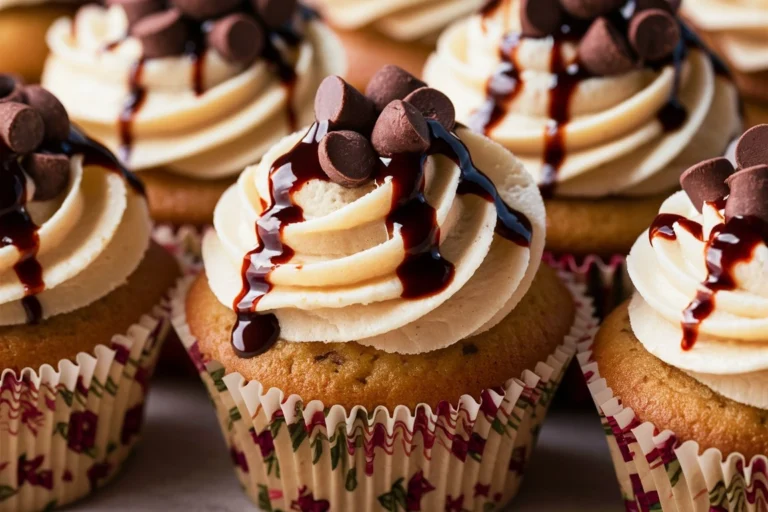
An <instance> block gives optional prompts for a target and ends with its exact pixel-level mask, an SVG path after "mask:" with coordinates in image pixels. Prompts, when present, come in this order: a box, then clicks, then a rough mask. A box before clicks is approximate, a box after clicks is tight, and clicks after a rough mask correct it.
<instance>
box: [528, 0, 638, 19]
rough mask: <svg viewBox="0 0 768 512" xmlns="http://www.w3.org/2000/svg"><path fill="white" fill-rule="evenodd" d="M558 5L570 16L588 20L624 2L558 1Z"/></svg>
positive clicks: (624, 0)
mask: <svg viewBox="0 0 768 512" xmlns="http://www.w3.org/2000/svg"><path fill="white" fill-rule="evenodd" d="M534 1H535V0H534ZM560 3H561V4H562V6H563V9H565V10H566V12H567V13H568V14H570V15H571V16H574V17H576V18H581V19H584V20H590V19H592V18H598V17H600V16H605V15H606V14H609V13H610V12H612V11H615V10H617V9H619V8H620V7H621V6H623V5H624V4H625V3H626V0H560Z"/></svg>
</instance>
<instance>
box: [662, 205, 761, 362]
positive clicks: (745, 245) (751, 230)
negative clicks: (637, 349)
mask: <svg viewBox="0 0 768 512" xmlns="http://www.w3.org/2000/svg"><path fill="white" fill-rule="evenodd" d="M675 223H677V224H678V225H680V226H682V227H683V228H685V229H686V230H687V231H688V232H690V233H691V234H692V235H694V236H695V237H696V238H698V239H699V240H702V241H703V239H704V237H703V231H702V226H701V224H699V223H697V222H694V221H691V220H689V219H686V218H685V217H682V216H680V215H675V214H661V215H659V216H658V217H656V220H655V221H654V222H653V224H652V225H651V231H650V233H649V234H650V237H651V243H653V240H654V238H656V237H660V238H665V239H667V240H675V239H676V238H677V237H676V236H675V232H674V229H673V226H674V224H675ZM760 244H768V224H767V223H766V222H765V221H763V220H762V219H759V218H757V217H734V218H732V219H730V220H729V221H728V222H726V223H724V224H720V225H718V226H716V227H715V228H714V229H713V230H712V233H710V236H709V240H708V241H707V244H706V255H705V256H706V258H705V260H706V265H707V279H706V280H705V281H704V282H703V283H702V286H703V287H704V289H701V290H698V291H697V292H696V297H695V298H694V299H693V300H692V301H691V302H690V304H688V306H687V307H686V308H685V310H684V311H683V314H682V321H681V327H682V329H683V340H682V343H681V346H682V348H683V350H691V349H692V348H693V347H694V345H695V344H696V340H697V339H698V337H699V327H700V326H701V323H702V322H703V321H704V320H706V319H707V318H709V317H710V316H711V315H712V313H713V312H714V311H715V295H716V294H717V292H719V291H723V290H735V289H737V287H738V285H737V283H736V279H735V278H734V269H735V268H736V265H738V264H739V263H745V262H748V261H749V260H750V259H751V258H752V255H753V253H754V251H755V249H756V248H757V247H758V246H759V245H760Z"/></svg>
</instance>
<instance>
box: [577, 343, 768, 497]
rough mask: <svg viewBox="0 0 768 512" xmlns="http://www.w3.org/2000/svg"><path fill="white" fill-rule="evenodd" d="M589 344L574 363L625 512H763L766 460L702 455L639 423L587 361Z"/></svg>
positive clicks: (767, 485) (767, 490)
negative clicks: (605, 443) (595, 414)
mask: <svg viewBox="0 0 768 512" xmlns="http://www.w3.org/2000/svg"><path fill="white" fill-rule="evenodd" d="M591 346H592V343H591V341H587V342H585V343H582V344H579V354H578V356H577V357H578V362H579V364H580V365H581V369H582V371H583V373H584V377H585V378H586V380H587V382H588V385H589V390H590V392H591V394H592V397H593V398H594V401H595V405H596V406H597V408H598V411H599V413H600V418H601V421H602V425H603V430H604V431H605V435H606V438H607V440H608V446H609V448H610V452H611V458H612V459H613V463H614V467H615V469H616V476H617V478H618V481H619V485H620V487H621V493H622V496H623V499H624V504H625V507H626V510H627V511H629V512H636V511H652V510H654V511H663V512H766V511H768V454H763V455H760V456H756V457H753V458H752V460H747V459H746V457H744V456H743V455H742V454H740V453H728V454H723V453H721V452H720V451H719V450H717V449H709V450H705V451H702V450H701V449H700V447H699V445H698V444H697V443H696V442H694V441H687V442H681V440H680V439H678V437H677V436H676V435H675V433H674V432H671V431H669V430H665V431H663V432H660V431H659V429H657V428H656V427H655V426H654V425H653V424H652V423H649V422H645V423H642V422H641V421H640V420H639V419H638V418H637V416H636V415H635V413H634V411H633V410H632V409H630V408H626V407H623V406H622V404H621V399H620V397H616V396H614V395H613V392H612V390H611V388H609V387H608V386H607V384H606V381H605V379H603V378H601V377H600V370H599V368H598V367H597V363H596V362H595V361H594V360H593V358H592V352H591Z"/></svg>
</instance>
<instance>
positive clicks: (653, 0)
mask: <svg viewBox="0 0 768 512" xmlns="http://www.w3.org/2000/svg"><path fill="white" fill-rule="evenodd" d="M681 3H682V0H636V1H635V13H638V12H640V11H645V10H647V9H664V10H665V11H667V12H669V13H670V14H677V11H678V10H679V9H680V4H681Z"/></svg>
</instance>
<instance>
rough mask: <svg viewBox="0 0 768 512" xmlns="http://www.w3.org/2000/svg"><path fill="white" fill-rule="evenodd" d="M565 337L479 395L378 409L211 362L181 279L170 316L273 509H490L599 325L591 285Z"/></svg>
mask: <svg viewBox="0 0 768 512" xmlns="http://www.w3.org/2000/svg"><path fill="white" fill-rule="evenodd" d="M565 279H567V284H568V285H569V288H570V289H571V290H572V292H573V294H574V297H575V299H576V301H577V303H578V308H577V316H576V321H575V322H574V325H573V327H572V329H571V332H570V334H569V335H568V336H567V337H566V338H565V339H564V340H563V343H562V344H561V345H560V346H559V347H558V348H557V349H556V350H555V352H554V353H553V354H552V355H550V356H549V357H548V358H547V359H546V361H542V362H540V363H539V364H537V365H536V367H535V368H533V369H531V370H527V371H525V372H523V374H522V375H521V376H520V378H513V379H511V380H509V381H507V382H506V384H504V386H501V387H499V388H498V389H493V390H487V391H484V392H483V393H482V396H481V400H480V401H477V400H475V399H473V398H472V397H470V396H467V395H465V396H463V397H462V398H461V400H460V401H459V403H457V404H448V403H447V402H443V403H441V404H439V406H438V407H437V409H436V410H432V409H431V408H430V407H429V406H427V405H424V404H422V405H420V406H418V407H417V408H416V409H415V411H413V410H410V409H409V408H407V407H405V406H398V407H396V408H395V409H394V411H392V412H391V413H390V412H389V411H388V410H387V409H385V408H383V407H380V408H377V409H376V410H374V411H371V412H368V411H366V410H365V409H364V408H363V407H354V408H352V409H351V410H350V411H347V410H345V409H344V408H343V407H341V406H334V407H331V408H326V407H324V406H323V404H322V403H321V402H319V401H313V402H310V403H308V404H304V403H302V401H301V399H300V397H298V396H296V395H293V396H285V395H284V393H282V392H281V391H280V390H279V389H269V390H266V389H264V388H263V387H262V385H261V384H260V383H259V382H255V381H252V382H246V381H245V380H244V379H243V377H242V376H241V375H240V374H237V373H234V374H230V375H225V370H224V368H223V367H222V365H221V364H220V363H218V362H216V361H206V360H204V359H203V356H202V355H201V353H200V351H199V347H198V344H197V341H196V340H195V339H194V337H193V336H192V335H191V333H190V331H189V327H188V325H187V320H186V313H185V307H184V302H185V296H186V291H187V290H188V288H189V286H190V284H191V282H192V278H189V277H188V278H185V279H183V280H182V281H181V282H180V284H179V288H178V290H177V294H176V296H175V297H174V299H173V313H172V321H173V325H174V327H175V328H176V330H177V332H178V334H179V337H180V338H181V340H182V342H183V343H184V345H185V346H186V347H187V351H188V353H189V355H190V357H191V358H192V359H193V361H194V362H195V364H196V366H197V368H198V370H199V372H200V377H201V378H202V380H203V382H204V383H205V385H206V387H207V389H208V391H209V393H210V396H211V398H212V401H213V404H214V406H215V408H216V412H217V415H218V418H219V421H220V424H221V428H222V432H223V434H224V438H225V440H226V442H227V444H228V446H229V450H230V455H231V457H232V461H233V463H234V465H235V472H236V473H237V477H238V478H239V480H240V483H241V484H242V486H243V488H244V489H245V491H246V492H247V493H248V495H249V497H250V498H251V499H252V500H253V501H254V502H255V503H256V504H257V505H258V507H259V508H260V509H261V510H264V511H289V510H291V511H301V512H316V511H329V510H333V511H335V510H339V511H352V510H354V511H360V512H362V511H392V512H396V511H401V510H424V511H427V510H429V511H433V510H434V511H444V510H446V511H455V512H463V511H488V510H496V509H497V508H499V507H501V506H502V505H503V504H505V503H507V502H509V501H510V500H511V499H512V498H513V497H514V496H515V494H516V493H517V491H518V488H519V486H520V482H521V480H522V476H523V473H524V470H525V468H526V465H527V462H528V459H529V457H530V456H531V451H532V449H533V447H534V445H535V442H536V439H537V436H538V433H539V430H540V428H541V423H542V421H543V420H544V417H545V415H546V412H547V409H548V407H549V404H550V401H551V399H552V396H553V394H554V393H555V390H556V389H557V387H558V385H559V383H560V381H561V379H562V377H563V373H564V371H565V369H566V368H567V366H568V363H569V362H570V361H571V359H572V357H573V355H574V354H575V349H576V345H577V344H578V343H580V342H584V341H587V340H589V339H591V337H592V336H594V333H595V331H596V324H597V321H596V320H595V318H594V316H593V314H592V303H591V300H590V299H588V298H587V297H586V295H585V294H584V291H583V287H582V286H579V285H576V284H574V283H573V282H572V280H571V278H570V277H568V276H565Z"/></svg>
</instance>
